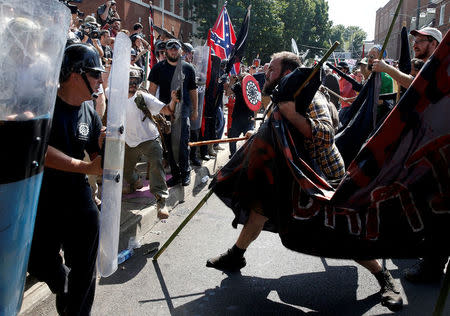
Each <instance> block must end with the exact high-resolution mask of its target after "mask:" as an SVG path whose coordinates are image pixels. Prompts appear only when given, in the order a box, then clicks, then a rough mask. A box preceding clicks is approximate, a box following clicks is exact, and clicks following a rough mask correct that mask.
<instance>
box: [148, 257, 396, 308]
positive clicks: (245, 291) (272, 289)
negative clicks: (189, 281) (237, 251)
mask: <svg viewBox="0 0 450 316" xmlns="http://www.w3.org/2000/svg"><path fill="white" fill-rule="evenodd" d="M154 266H155V271H156V273H157V275H158V279H159V281H160V284H161V288H162V290H163V293H164V300H165V301H166V303H167V305H168V307H169V310H170V314H171V315H231V314H232V315H261V314H264V315H271V314H273V315H306V314H308V315H350V316H351V315H355V316H356V315H362V314H364V313H365V312H366V311H368V310H370V309H371V308H372V307H373V306H375V305H376V304H378V303H379V299H380V298H379V294H378V293H376V294H373V295H370V296H368V297H366V298H364V299H362V300H357V298H356V293H357V287H358V284H357V281H358V275H357V268H356V267H354V266H340V267H327V270H326V271H324V272H314V273H305V274H296V275H289V276H283V277H281V278H279V279H264V278H258V277H250V276H242V275H241V274H240V273H238V274H227V278H226V279H224V280H223V281H222V282H221V284H220V286H218V287H216V288H214V289H207V290H206V291H205V292H204V293H190V294H188V295H185V296H194V295H199V294H203V296H201V297H199V298H197V299H195V300H193V301H191V302H189V303H187V304H184V305H181V306H179V307H174V305H173V302H172V300H173V299H175V297H171V296H170V294H169V291H168V289H167V286H166V284H165V281H164V278H163V276H162V273H161V270H160V269H159V266H158V264H157V263H155V262H154ZM336 284H339V287H340V288H342V291H337V292H334V293H330V292H329V289H330V288H331V287H332V286H336ZM153 301H156V300H148V301H140V303H141V304H143V303H146V302H153ZM387 312H388V310H387Z"/></svg>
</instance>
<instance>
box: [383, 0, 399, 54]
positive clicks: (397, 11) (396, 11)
mask: <svg viewBox="0 0 450 316" xmlns="http://www.w3.org/2000/svg"><path fill="white" fill-rule="evenodd" d="M402 3H403V0H400V1H399V2H398V5H397V9H396V10H395V13H394V17H393V18H392V22H391V25H390V26H389V31H388V32H387V35H386V38H385V39H384V43H383V48H382V49H381V52H380V55H379V56H378V59H380V60H381V59H383V54H384V51H385V50H386V46H387V44H388V42H389V38H390V37H391V33H392V30H393V28H394V24H395V21H396V20H397V17H398V13H399V11H400V7H401V6H402Z"/></svg>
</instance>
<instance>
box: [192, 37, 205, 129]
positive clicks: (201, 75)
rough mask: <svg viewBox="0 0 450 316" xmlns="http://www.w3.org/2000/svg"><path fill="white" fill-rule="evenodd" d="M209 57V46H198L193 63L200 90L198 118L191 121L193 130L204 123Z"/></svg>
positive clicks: (198, 89)
mask: <svg viewBox="0 0 450 316" xmlns="http://www.w3.org/2000/svg"><path fill="white" fill-rule="evenodd" d="M208 57H209V47H208V46H198V47H196V48H195V53H194V62H193V65H194V68H195V78H196V82H197V91H198V118H197V119H196V120H195V121H193V122H191V130H197V129H199V128H200V126H201V123H202V117H203V103H204V101H205V90H206V74H207V72H208Z"/></svg>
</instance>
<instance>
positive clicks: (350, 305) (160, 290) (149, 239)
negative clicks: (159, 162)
mask: <svg viewBox="0 0 450 316" xmlns="http://www.w3.org/2000/svg"><path fill="white" fill-rule="evenodd" d="M205 193H206V188H205V189H204V190H203V191H201V192H200V193H199V194H198V195H197V196H196V197H195V198H193V199H190V200H189V201H187V202H186V203H184V204H180V205H179V206H178V207H177V208H176V209H174V211H173V212H172V215H171V217H170V220H168V221H167V222H160V223H158V224H157V225H156V226H155V227H154V228H153V229H152V231H150V232H149V233H147V234H146V235H145V236H144V238H143V239H142V240H141V242H142V244H143V246H142V247H141V248H140V249H138V250H137V251H136V253H135V255H134V256H133V257H132V258H131V259H129V260H128V261H127V262H125V263H124V264H123V265H122V266H121V267H119V270H118V271H117V272H116V273H115V274H114V275H112V276H111V277H109V278H105V279H100V280H99V284H98V287H97V292H96V298H95V305H94V309H93V315H102V316H103V315H129V316H131V315H306V314H308V315H310V314H311V315H346V316H347V315H388V314H393V313H392V312H390V311H389V310H388V309H387V308H385V307H383V306H381V305H380V304H379V296H378V290H379V288H378V285H377V282H376V280H375V278H374V277H372V275H371V274H370V273H369V272H367V271H366V270H365V269H363V268H361V267H359V266H357V265H356V264H355V263H353V262H352V261H348V260H331V259H323V258H317V257H311V256H307V255H302V254H299V253H295V252H292V251H289V250H287V249H286V248H284V247H283V246H282V245H281V242H280V240H279V238H278V236H277V235H275V234H272V233H267V232H263V233H262V234H261V236H260V237H259V238H258V240H257V241H256V242H255V243H254V244H253V245H252V246H251V248H250V249H249V250H248V251H247V253H246V258H247V267H245V268H244V269H242V271H241V274H230V275H227V274H225V273H222V272H220V271H216V270H214V269H210V268H206V267H205V263H206V259H207V258H209V257H211V256H215V255H217V254H219V253H221V252H223V251H225V250H226V249H227V248H228V247H230V246H231V245H233V243H234V241H235V239H236V237H237V235H238V233H239V230H235V229H233V228H232V227H231V220H232V218H233V216H232V212H231V211H230V210H228V209H226V207H225V206H224V205H223V204H222V203H221V202H220V201H219V200H218V199H217V198H216V197H215V196H214V195H213V196H212V197H211V198H210V200H209V201H208V203H207V204H206V205H205V206H204V207H203V208H202V209H201V210H200V212H199V213H197V215H196V216H194V218H193V219H192V220H191V222H189V224H188V225H187V226H186V227H185V229H184V230H183V231H181V233H180V234H179V236H178V237H177V238H176V239H175V240H174V242H173V243H172V244H171V245H170V247H169V248H167V250H166V251H165V252H164V253H163V254H162V255H161V257H160V258H159V260H158V262H157V263H156V262H154V261H153V260H152V256H153V255H154V253H155V251H153V252H152V251H151V250H152V249H154V248H155V247H156V246H158V245H159V243H161V244H162V243H163V242H164V241H165V240H167V238H168V237H169V236H170V234H171V233H172V232H173V231H174V230H175V228H176V227H177V226H178V225H179V223H180V222H181V221H182V220H183V219H184V218H185V217H186V215H187V214H188V213H189V211H190V210H192V209H193V207H194V206H195V204H196V203H197V202H198V200H199V199H201V197H202V196H203V195H204V194H205ZM413 262H414V261H413V260H394V261H390V260H389V261H388V268H390V269H391V270H392V274H393V276H394V278H395V279H396V281H397V282H399V284H401V286H402V291H403V295H404V301H405V306H404V308H403V310H402V311H401V312H400V313H398V314H399V315H431V314H432V311H433V308H434V304H435V302H436V298H437V295H438V291H439V285H426V286H417V285H412V284H409V283H407V282H406V281H404V280H403V279H401V270H403V269H404V268H405V267H408V266H410V265H411V264H412V263H413ZM53 300H54V298H53V296H51V297H50V298H49V299H47V300H46V301H45V302H43V303H42V304H41V305H40V306H38V307H37V308H35V309H34V310H33V311H32V312H30V313H29V314H28V315H33V316H34V315H55V314H56V312H55V309H54V307H53V304H54V302H53ZM445 315H450V303H449V302H447V308H446V314H445Z"/></svg>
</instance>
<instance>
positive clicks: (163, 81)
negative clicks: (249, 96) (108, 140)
mask: <svg viewBox="0 0 450 316" xmlns="http://www.w3.org/2000/svg"><path fill="white" fill-rule="evenodd" d="M180 57H181V43H180V42H179V41H178V40H176V39H170V40H168V41H167V42H166V59H165V60H163V61H161V62H159V63H157V64H156V65H155V66H154V67H153V68H152V70H151V71H150V75H149V77H148V80H149V81H150V88H149V92H150V93H151V94H152V95H156V91H157V90H158V87H159V100H160V101H162V102H163V103H165V104H167V103H169V102H170V96H171V91H170V86H171V82H172V77H173V75H174V72H175V68H176V66H177V64H178V63H179V62H181V63H182V72H183V76H184V80H183V93H182V95H183V99H182V100H180V101H181V103H180V104H178V105H177V106H181V119H180V120H181V135H180V141H179V143H178V144H177V145H178V146H179V156H178V157H177V158H178V161H179V163H178V164H177V163H176V159H175V158H176V157H174V155H173V152H172V149H171V148H172V144H171V139H170V138H171V137H170V135H168V134H165V136H166V137H164V139H165V144H166V146H167V149H168V161H169V164H170V169H171V171H172V178H171V179H169V180H168V182H167V185H168V186H174V185H176V184H178V183H180V182H181V183H182V185H183V186H187V185H189V183H190V182H191V178H190V167H189V146H188V142H189V129H190V120H192V121H195V120H196V119H197V116H198V108H197V99H198V95H197V85H196V83H195V70H194V67H193V66H192V65H190V64H189V63H186V62H185V61H182V60H181V58H180Z"/></svg>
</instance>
